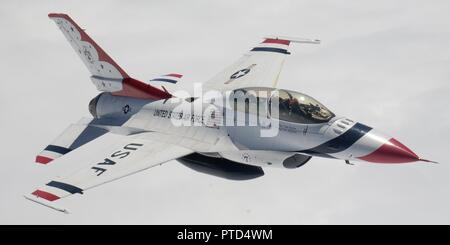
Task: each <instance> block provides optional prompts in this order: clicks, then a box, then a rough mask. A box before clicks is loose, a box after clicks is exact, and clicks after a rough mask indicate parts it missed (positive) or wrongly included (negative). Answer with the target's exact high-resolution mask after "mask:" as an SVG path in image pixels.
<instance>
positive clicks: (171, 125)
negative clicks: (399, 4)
mask: <svg viewBox="0 0 450 245" xmlns="http://www.w3.org/2000/svg"><path fill="white" fill-rule="evenodd" d="M49 17H50V19H52V20H53V21H55V23H56V25H57V26H58V27H59V29H60V30H61V31H62V33H63V34H64V36H65V37H66V39H67V40H68V41H69V43H70V45H71V46H72V48H73V49H74V50H75V52H76V53H77V54H78V56H79V57H80V58H81V60H82V61H83V63H84V64H85V65H86V67H87V69H88V70H89V72H90V74H91V76H90V79H91V81H92V83H93V84H94V85H95V86H96V87H97V89H98V90H99V91H101V93H100V94H99V95H97V96H96V97H95V98H93V99H92V100H91V101H90V103H89V111H90V113H91V114H92V118H82V119H81V120H80V121H79V122H77V123H74V124H71V125H70V126H69V127H68V128H67V129H66V130H65V131H64V132H62V134H61V135H59V137H57V138H56V139H55V140H54V141H53V142H51V143H50V144H49V145H48V146H47V147H45V149H44V150H42V151H41V152H40V153H39V154H38V156H37V157H36V162H37V163H40V164H62V163H64V162H67V161H72V162H73V161H77V162H80V168H79V169H78V170H77V171H74V172H73V173H69V174H67V175H61V176H60V177H57V178H54V179H52V180H50V181H49V182H48V183H46V184H45V185H43V186H41V187H39V188H37V189H35V190H34V191H32V193H31V194H27V195H25V197H26V198H27V199H29V200H32V201H34V202H37V203H39V204H42V205H44V206H47V207H50V208H53V209H55V210H58V211H62V212H67V210H66V209H64V208H61V207H59V206H58V205H57V200H59V199H61V198H64V197H67V196H69V195H72V194H83V193H84V192H85V191H86V190H88V189H90V188H93V187H96V186H98V185H101V184H104V183H107V182H110V181H113V180H116V179H118V178H121V177H125V176H128V175H131V174H134V173H136V172H139V171H143V170H146V169H149V168H151V167H154V166H157V165H161V164H162V163H165V162H168V161H171V160H176V161H178V162H179V163H181V164H183V165H185V166H187V167H189V168H191V169H193V170H195V171H198V172H202V173H205V174H210V175H214V176H217V177H221V178H226V179H231V180H248V179H253V178H257V177H260V176H262V175H264V172H263V168H265V167H277V168H287V169H292V168H298V167H300V166H302V165H304V164H305V163H306V162H308V161H309V160H310V159H311V158H312V157H325V158H332V159H339V160H342V161H345V162H346V163H351V162H355V161H364V162H370V163H384V164H391V163H409V162H415V161H425V162H430V161H428V160H424V159H421V158H420V157H419V156H418V155H417V154H415V153H414V152H413V151H412V150H410V149H409V148H408V147H406V146H405V145H403V144H402V143H400V142H399V141H398V140H396V139H395V138H393V137H391V136H388V135H385V134H383V133H382V132H379V131H378V130H376V129H374V128H372V127H370V126H367V125H364V124H362V123H359V122H357V121H355V120H354V119H350V118H347V117H345V116H338V115H336V114H334V113H333V112H332V111H330V110H329V109H327V107H325V106H324V105H323V104H321V103H320V102H319V101H317V100H316V99H314V98H313V97H311V96H309V95H306V94H304V93H301V92H297V91H291V90H287V89H281V88H278V87H277V86H276V85H277V82H278V77H279V74H280V71H281V68H282V66H283V63H284V60H285V58H286V57H287V56H288V55H290V54H291V53H290V51H289V47H290V45H291V44H318V43H320V41H319V40H312V39H301V38H291V37H282V36H271V37H266V38H264V39H263V41H262V42H261V43H260V44H258V45H257V46H255V47H254V48H252V49H251V50H250V51H249V52H248V53H246V54H245V55H244V56H242V57H241V58H240V59H239V60H238V61H236V62H235V63H234V64H232V65H230V66H229V67H227V68H226V69H224V70H223V71H222V72H220V73H218V74H217V75H216V76H214V77H212V78H211V79H209V80H207V81H206V82H204V83H202V84H201V86H199V85H198V84H197V85H198V86H197V85H194V87H195V89H194V90H195V91H194V93H193V94H188V93H187V92H183V91H179V90H178V89H177V88H178V86H177V85H178V84H180V82H181V80H182V77H183V76H182V75H181V74H178V73H170V74H165V75H162V76H160V77H156V78H154V79H150V80H148V81H146V82H143V81H139V80H137V79H135V78H133V77H130V76H129V75H128V73H127V72H126V71H125V70H124V69H122V68H121V67H120V66H119V65H118V64H117V63H116V62H115V61H114V60H113V59H112V58H111V57H110V56H109V55H108V54H107V53H106V52H105V51H104V50H103V49H102V48H101V47H100V46H99V45H98V44H97V43H95V42H94V40H92V38H91V37H89V36H88V35H87V34H86V32H85V31H84V29H82V28H80V26H78V25H77V24H76V23H75V22H74V21H73V20H72V19H71V18H70V17H69V16H68V15H66V14H54V13H52V14H49ZM108 135H114V138H113V139H114V140H109V141H108V142H107V143H108V145H107V146H105V145H103V146H104V147H107V152H108V153H106V154H105V153H104V152H101V153H99V152H97V151H95V150H91V151H89V149H92V148H91V147H92V145H93V144H95V142H96V141H97V140H100V139H101V138H103V137H106V136H108ZM81 150H84V151H85V152H90V153H89V154H88V155H87V156H85V157H84V158H83V159H82V161H81V159H79V158H78V155H79V154H78V155H77V152H79V151H81ZM63 156H64V157H63ZM55 203H56V204H55Z"/></svg>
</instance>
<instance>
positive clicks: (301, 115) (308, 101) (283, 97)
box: [234, 88, 335, 124]
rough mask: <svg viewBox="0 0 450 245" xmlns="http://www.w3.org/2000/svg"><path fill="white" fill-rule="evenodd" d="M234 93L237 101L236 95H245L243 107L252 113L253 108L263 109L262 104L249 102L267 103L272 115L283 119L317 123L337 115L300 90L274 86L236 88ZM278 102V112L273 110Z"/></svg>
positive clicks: (294, 121) (266, 105)
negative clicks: (275, 87) (295, 90)
mask: <svg viewBox="0 0 450 245" xmlns="http://www.w3.org/2000/svg"><path fill="white" fill-rule="evenodd" d="M234 95H235V97H234V98H235V101H239V100H236V97H242V96H244V97H245V99H244V101H243V103H245V107H241V108H245V112H246V113H252V109H251V108H258V109H261V108H260V106H251V105H249V104H252V103H255V104H256V103H259V105H261V104H265V107H266V108H267V110H268V113H269V114H270V116H272V117H276V118H278V119H280V120H283V121H288V122H293V123H302V124H315V123H325V122H328V121H330V119H331V118H333V117H334V116H335V115H334V113H333V112H331V111H330V110H329V109H327V108H326V107H325V106H324V105H322V104H321V103H320V102H319V101H317V100H316V99H314V98H312V97H310V96H308V95H306V94H302V93H299V92H294V91H289V90H284V89H273V88H245V89H238V90H235V91H234ZM238 103H239V102H238ZM277 104H278V108H279V110H278V112H274V111H272V110H273V109H274V108H273V107H274V106H276V105H277ZM238 108H239V107H238ZM255 114H256V113H255ZM258 114H261V112H258Z"/></svg>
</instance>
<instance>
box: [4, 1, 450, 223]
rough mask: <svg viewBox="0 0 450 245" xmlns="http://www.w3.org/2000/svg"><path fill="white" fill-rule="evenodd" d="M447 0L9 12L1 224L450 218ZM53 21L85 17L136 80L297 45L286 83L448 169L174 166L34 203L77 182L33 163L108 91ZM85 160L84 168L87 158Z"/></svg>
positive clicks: (113, 4) (109, 4) (192, 73)
mask: <svg viewBox="0 0 450 245" xmlns="http://www.w3.org/2000/svg"><path fill="white" fill-rule="evenodd" d="M449 11H450V2H449V1H432V3H431V2H430V1H410V0H408V1H361V0H358V1H345V2H339V3H338V2H337V1H331V0H330V1H316V0H314V1H260V0H258V1H230V0H227V1H220V2H219V1H95V3H93V1H83V2H81V1H71V2H68V1H67V2H66V1H2V3H1V4H0V30H1V32H2V34H1V38H0V44H1V45H0V54H1V58H0V67H1V74H2V77H1V81H0V112H1V114H0V115H1V120H0V130H1V132H0V133H1V138H0V144H1V145H0V147H1V149H2V153H1V155H2V163H1V165H2V168H1V170H0V224H118V223H126V224H134V223H139V224H140V223H145V224H228V223H231V224H409V223H415V224H417V223H427V224H429V223H446V224H449V223H450V211H449V206H450V167H449V165H448V163H449V160H450V157H449V155H450V153H449V143H448V142H449V139H450V133H449V132H450V129H449V126H450V125H449V124H450V123H449V122H450V114H449V109H448V106H449V105H450V85H449V82H450V69H449V65H450V47H449V46H450V45H449V44H450V15H449V14H448V13H449ZM49 12H65V13H68V14H69V15H71V16H72V18H74V19H75V21H77V22H78V23H79V24H80V25H81V26H82V27H83V28H86V29H87V32H88V33H89V34H90V35H91V37H92V38H93V39H94V40H96V41H97V42H98V43H99V44H100V46H102V47H103V48H104V49H105V50H106V51H107V52H108V53H109V54H110V55H111V56H112V57H113V58H114V59H115V60H116V61H117V62H118V63H119V64H120V65H121V66H122V67H123V68H124V69H125V70H126V71H127V72H128V73H129V74H131V75H133V76H134V77H136V78H138V79H142V80H147V79H150V78H152V77H154V76H157V75H160V74H165V73H169V72H179V73H182V74H185V76H186V81H185V82H186V83H187V84H189V83H190V82H202V81H205V80H206V79H208V78H210V77H211V76H213V75H214V74H215V73H217V72H219V71H220V70H221V69H222V68H224V67H225V66H227V65H229V64H230V63H231V62H234V61H235V60H236V59H237V58H239V57H240V55H241V54H243V53H245V52H246V51H247V50H248V49H249V48H250V47H252V46H254V45H255V44H256V43H258V42H260V40H261V39H260V38H261V37H263V36H265V35H271V34H279V35H289V36H301V37H308V38H319V39H321V40H322V44H321V45H309V46H308V45H296V46H294V47H293V48H292V49H291V51H292V53H293V55H291V56H290V57H288V60H287V61H286V64H285V67H284V70H283V72H282V75H281V78H280V79H281V80H280V83H279V87H281V88H287V89H292V90H298V91H301V92H305V93H307V94H310V95H312V96H313V97H315V98H316V99H318V100H320V101H321V102H322V103H323V104H325V105H326V106H327V107H328V108H330V109H332V110H333V111H334V112H335V113H336V114H339V115H346V116H348V117H350V118H352V119H355V120H358V121H361V122H363V123H365V124H368V125H370V126H372V127H375V128H377V129H379V130H381V131H384V132H386V133H387V134H389V135H393V136H394V137H395V138H397V139H398V140H400V141H401V142H403V143H405V144H406V145H407V146H409V147H410V148H412V149H413V150H414V151H415V152H416V153H418V154H419V155H421V156H423V157H424V158H429V159H432V160H436V161H439V162H440V163H441V164H439V165H432V164H424V163H416V164H406V165H391V166H389V165H377V164H369V163H357V164H356V165H355V166H348V165H345V164H344V162H343V161H337V160H327V159H320V158H313V159H312V160H311V161H310V162H309V163H308V164H306V165H305V166H303V167H301V168H299V169H294V170H286V169H267V168H266V169H265V172H266V175H265V176H263V177H261V178H258V179H255V180H251V181H244V182H233V181H228V180H223V179H219V178H216V177H213V176H208V175H204V174H200V173H197V172H194V171H192V170H190V169H188V168H186V167H184V166H183V165H180V164H179V163H177V162H175V161H172V162H169V163H166V164H164V165H162V166H161V167H156V168H152V169H150V170H148V171H144V172H141V173H139V174H136V175H134V176H131V177H127V178H124V179H121V180H119V181H116V182H113V183H110V184H107V185H103V186H101V187H98V188H95V189H93V190H91V191H88V192H86V193H85V195H83V196H80V195H75V196H72V197H69V198H67V199H65V200H61V201H60V206H63V207H66V208H67V209H69V210H70V211H71V214H69V215H65V214H62V213H58V212H55V211H53V210H51V209H48V208H44V207H42V206H40V205H36V204H34V203H31V202H29V201H27V200H25V199H24V198H23V197H22V195H23V194H25V193H30V191H33V190H35V188H36V187H38V186H40V185H42V184H44V183H46V182H47V181H48V180H49V179H50V178H51V177H52V176H55V175H59V174H63V173H64V169H62V168H61V167H59V168H58V166H56V165H50V166H42V165H38V164H35V163H34V158H35V155H36V154H37V153H38V152H39V151H40V150H41V149H42V148H44V147H45V146H46V145H48V144H49V143H50V142H51V141H52V140H53V139H54V138H55V137H56V136H58V134H59V133H60V132H61V131H62V130H64V129H65V128H66V127H67V126H68V125H69V124H70V123H73V122H76V121H77V120H78V119H79V118H81V117H82V116H89V113H88V110H87V104H88V102H89V100H90V99H91V98H92V97H94V96H95V95H96V94H97V93H98V92H97V91H96V90H95V87H94V86H93V84H92V83H91V82H90V79H89V73H88V71H87V69H86V68H85V67H84V65H83V64H82V62H81V60H79V58H78V56H77V55H75V53H74V51H73V50H72V48H71V47H70V45H69V44H68V43H67V41H66V40H65V38H64V36H63V35H62V33H60V31H59V29H58V28H57V27H56V25H55V23H54V22H53V21H51V20H50V19H48V17H47V14H48V13H49ZM73 164H77V163H76V162H74V163H73Z"/></svg>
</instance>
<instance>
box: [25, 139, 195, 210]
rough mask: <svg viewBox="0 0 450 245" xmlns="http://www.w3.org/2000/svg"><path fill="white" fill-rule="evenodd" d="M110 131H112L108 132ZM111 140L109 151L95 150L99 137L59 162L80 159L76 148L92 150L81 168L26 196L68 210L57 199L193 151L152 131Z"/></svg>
mask: <svg viewBox="0 0 450 245" xmlns="http://www.w3.org/2000/svg"><path fill="white" fill-rule="evenodd" d="M107 134H110V133H107ZM113 136H114V137H113V140H111V139H108V140H107V142H108V143H109V145H108V146H107V147H105V149H106V150H103V151H94V150H93V149H92V148H91V146H92V145H93V143H94V142H95V141H97V140H99V139H100V138H102V137H104V136H101V137H99V138H98V139H96V140H93V141H92V142H90V143H87V144H85V145H83V146H81V147H79V148H77V149H76V150H74V151H71V152H69V153H67V154H66V155H64V156H63V157H61V158H58V159H55V160H54V161H55V162H59V163H60V164H62V162H68V163H69V162H70V163H71V164H73V162H74V161H80V159H79V158H78V157H79V154H74V153H75V152H76V151H81V150H84V151H87V152H92V153H91V154H90V155H89V156H87V157H86V158H85V159H81V162H80V165H82V168H81V169H78V170H77V171H75V172H73V173H72V174H69V175H66V176H64V177H57V178H54V179H52V180H51V181H49V182H48V183H47V184H45V185H44V186H41V187H39V188H37V189H36V190H35V191H33V192H32V193H31V194H28V195H25V197H26V198H27V199H29V200H31V201H34V202H37V203H39V204H42V205H44V206H47V207H50V208H53V209H55V210H58V211H61V212H67V210H65V209H64V208H60V207H58V206H56V205H55V201H57V200H59V199H61V198H64V197H67V196H70V195H72V194H83V193H84V191H86V190H88V189H90V188H93V187H96V186H99V185H102V184H104V183H107V182H110V181H113V180H116V179H119V178H122V177H125V176H128V175H131V174H134V173H137V172H140V171H143V170H145V169H148V168H151V167H154V166H157V165H160V164H162V163H164V162H167V161H170V160H173V159H177V158H179V157H183V156H185V155H188V154H190V153H192V152H193V151H192V150H190V149H187V148H183V147H180V146H176V145H172V144H169V143H163V142H160V141H159V140H157V134H152V133H151V132H147V133H141V134H139V133H138V134H135V135H117V134H115V135H113Z"/></svg>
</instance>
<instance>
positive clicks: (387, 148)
mask: <svg viewBox="0 0 450 245" xmlns="http://www.w3.org/2000/svg"><path fill="white" fill-rule="evenodd" d="M359 158H360V159H361V160H364V161H368V162H374V163H408V162H415V161H420V158H419V157H418V156H417V155H416V154H415V153H414V152H413V151H412V150H410V149H409V148H408V147H406V146H405V145H403V144H402V143H400V142H399V141H398V140H396V139H394V138H391V139H390V140H388V141H387V142H386V143H384V144H382V145H381V146H380V147H379V148H378V149H376V150H375V151H373V152H372V153H370V154H368V155H365V156H362V157H359Z"/></svg>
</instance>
